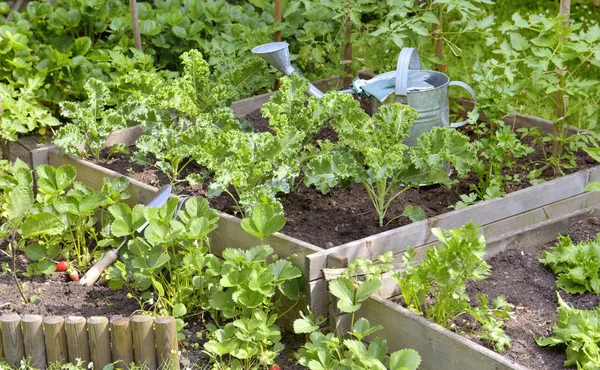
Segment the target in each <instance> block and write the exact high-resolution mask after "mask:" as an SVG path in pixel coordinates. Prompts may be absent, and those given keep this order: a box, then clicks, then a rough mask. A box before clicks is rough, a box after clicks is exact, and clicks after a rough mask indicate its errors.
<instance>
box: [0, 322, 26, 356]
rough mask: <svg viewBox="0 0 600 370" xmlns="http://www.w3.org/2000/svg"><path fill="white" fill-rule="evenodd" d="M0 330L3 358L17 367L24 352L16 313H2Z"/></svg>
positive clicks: (19, 323)
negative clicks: (0, 332) (0, 333)
mask: <svg viewBox="0 0 600 370" xmlns="http://www.w3.org/2000/svg"><path fill="white" fill-rule="evenodd" d="M0 330H1V331H2V346H3V349H4V360H6V363H7V364H9V365H10V366H15V367H18V366H19V363H20V362H21V359H23V357H24V353H25V351H24V349H23V333H22V332H21V317H20V316H19V315H17V314H16V313H9V314H6V315H3V316H2V317H0Z"/></svg>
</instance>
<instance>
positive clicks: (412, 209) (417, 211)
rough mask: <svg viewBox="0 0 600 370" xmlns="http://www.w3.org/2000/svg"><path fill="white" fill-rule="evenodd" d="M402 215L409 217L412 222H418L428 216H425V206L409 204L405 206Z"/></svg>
mask: <svg viewBox="0 0 600 370" xmlns="http://www.w3.org/2000/svg"><path fill="white" fill-rule="evenodd" d="M402 216H405V217H408V218H409V219H410V221H411V222H418V221H422V220H424V219H426V218H427V216H425V212H424V211H423V208H421V207H418V206H413V205H408V206H406V207H404V211H403V212H402Z"/></svg>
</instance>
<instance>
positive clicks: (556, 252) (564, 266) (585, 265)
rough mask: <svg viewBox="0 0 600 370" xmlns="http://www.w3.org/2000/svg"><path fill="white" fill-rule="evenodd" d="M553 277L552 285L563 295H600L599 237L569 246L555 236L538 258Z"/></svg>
mask: <svg viewBox="0 0 600 370" xmlns="http://www.w3.org/2000/svg"><path fill="white" fill-rule="evenodd" d="M539 261H540V262H541V263H543V264H546V265H548V266H550V268H551V269H552V271H553V272H554V273H555V274H556V275H557V277H558V278H557V279H556V286H557V287H558V288H560V289H562V290H564V291H565V292H567V293H571V294H577V293H579V294H581V293H585V292H592V293H594V294H600V237H597V238H596V239H595V240H587V241H584V242H581V243H577V244H573V242H572V241H571V237H569V236H562V235H559V237H558V241H557V243H556V245H555V246H554V247H552V248H550V249H549V250H547V251H544V252H543V253H542V255H541V256H540V258H539Z"/></svg>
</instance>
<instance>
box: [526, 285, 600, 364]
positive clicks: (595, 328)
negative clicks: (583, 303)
mask: <svg viewBox="0 0 600 370" xmlns="http://www.w3.org/2000/svg"><path fill="white" fill-rule="evenodd" d="M556 295H557V297H558V309H559V312H558V316H557V317H556V323H555V324H554V326H553V327H552V331H554V335H553V336H551V337H546V338H544V337H541V338H535V342H536V343H537V344H538V345H539V346H542V347H544V346H556V345H564V346H566V347H567V349H566V354H567V359H566V360H565V362H564V366H565V367H567V366H577V368H578V369H585V370H591V369H597V368H598V367H599V366H600V311H599V309H598V308H596V309H595V310H578V309H576V308H574V307H573V306H571V305H569V304H567V303H565V301H563V299H562V298H561V296H560V294H559V293H558V292H556Z"/></svg>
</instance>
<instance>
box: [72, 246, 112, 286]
mask: <svg viewBox="0 0 600 370" xmlns="http://www.w3.org/2000/svg"><path fill="white" fill-rule="evenodd" d="M117 257H118V255H117V252H116V251H114V250H112V251H109V252H106V254H105V255H104V256H103V257H102V259H101V260H100V261H98V263H96V264H95V265H94V266H92V268H91V269H89V270H88V272H87V273H86V274H85V275H84V276H83V278H81V279H79V284H80V285H87V286H92V285H94V283H95V282H96V281H97V280H98V278H99V277H100V274H101V273H102V271H104V269H105V268H107V267H108V266H110V265H111V264H112V263H113V262H115V261H116V260H117Z"/></svg>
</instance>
